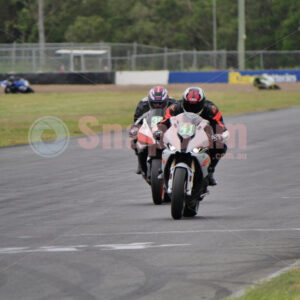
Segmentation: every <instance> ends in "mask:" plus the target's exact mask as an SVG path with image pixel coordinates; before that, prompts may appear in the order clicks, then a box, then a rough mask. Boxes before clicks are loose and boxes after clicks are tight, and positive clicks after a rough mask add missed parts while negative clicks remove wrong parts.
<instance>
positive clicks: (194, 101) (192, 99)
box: [155, 87, 229, 185]
mask: <svg viewBox="0 0 300 300" xmlns="http://www.w3.org/2000/svg"><path fill="white" fill-rule="evenodd" d="M183 112H191V113H195V114H198V115H199V116H200V117H202V118H203V119H205V120H208V122H209V124H210V126H211V127H212V129H213V132H214V136H213V147H211V148H210V149H209V155H210V157H211V166H210V171H211V172H210V175H209V185H217V182H216V180H215V178H214V176H213V173H214V171H215V168H216V165H217V164H218V162H219V160H220V159H221V157H223V156H224V155H225V153H226V151H227V145H226V140H227V139H228V137H229V133H228V130H227V129H226V127H225V124H224V120H223V117H222V114H221V112H220V110H219V109H218V107H217V106H216V105H215V104H214V103H213V102H212V101H209V100H207V99H206V97H205V94H204V91H203V90H202V89H201V88H199V87H189V88H187V89H186V90H185V91H184V93H183V96H182V100H179V101H177V103H176V104H174V105H171V106H170V107H169V108H168V109H167V110H166V114H165V118H164V120H163V121H161V122H160V126H159V127H160V129H161V131H165V130H166V129H167V128H169V127H170V126H171V122H170V118H171V117H172V116H176V115H179V114H181V113H183ZM161 131H157V132H156V133H155V136H156V138H157V139H160V136H161V134H162V132H161Z"/></svg>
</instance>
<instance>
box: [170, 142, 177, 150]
mask: <svg viewBox="0 0 300 300" xmlns="http://www.w3.org/2000/svg"><path fill="white" fill-rule="evenodd" d="M168 148H169V150H170V151H176V147H174V146H173V145H171V144H170V143H168Z"/></svg>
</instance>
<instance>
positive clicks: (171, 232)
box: [63, 228, 300, 237]
mask: <svg viewBox="0 0 300 300" xmlns="http://www.w3.org/2000/svg"><path fill="white" fill-rule="evenodd" d="M285 231H292V232H293V231H294V232H297V231H300V228H246V229H203V230H184V231H182V230H181V231H180V230H175V231H174V230H171V231H144V232H143V231H132V232H106V233H101V232H100V233H78V234H64V235H63V237H84V236H112V235H152V234H153V235H154V234H192V233H233V232H285Z"/></svg>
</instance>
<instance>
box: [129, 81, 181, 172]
mask: <svg viewBox="0 0 300 300" xmlns="http://www.w3.org/2000/svg"><path fill="white" fill-rule="evenodd" d="M174 103H176V100H175V99H174V98H172V97H170V96H169V93H168V91H167V89H166V88H164V87H162V86H160V85H157V86H154V87H153V88H151V89H150V91H149V93H148V96H147V97H145V98H143V99H142V100H141V101H140V102H139V103H138V105H137V107H136V110H135V113H134V117H133V119H134V124H133V125H132V126H131V129H130V131H129V136H130V137H131V138H133V141H132V144H131V148H132V149H133V150H134V151H135V154H136V155H137V156H138V167H137V170H136V174H142V172H143V173H144V174H146V172H147V151H144V152H141V153H138V152H137V149H136V142H137V137H136V135H137V132H138V126H137V125H138V124H136V122H137V120H138V119H139V118H140V117H141V116H142V115H143V114H145V113H146V112H147V111H149V110H150V108H164V107H168V106H170V105H172V104H174ZM139 124H142V120H141V121H140V122H139Z"/></svg>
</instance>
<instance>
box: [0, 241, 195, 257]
mask: <svg viewBox="0 0 300 300" xmlns="http://www.w3.org/2000/svg"><path fill="white" fill-rule="evenodd" d="M187 246H191V244H161V245H156V244H155V243H153V242H146V243H130V244H103V245H90V246H88V245H72V246H44V247H38V248H30V247H10V248H0V255H1V254H19V253H47V252H48V253H49V252H56V253H57V252H78V251H82V250H87V249H98V250H102V251H103V250H106V251H107V250H143V249H149V248H165V247H187Z"/></svg>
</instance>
